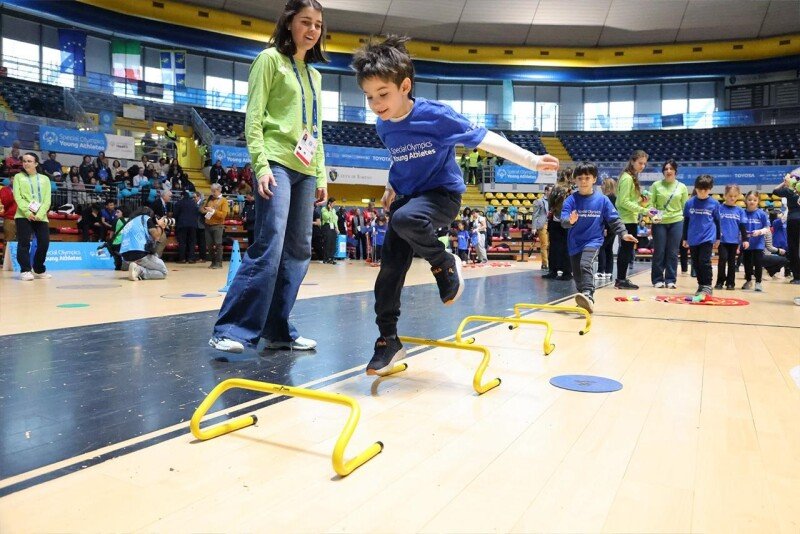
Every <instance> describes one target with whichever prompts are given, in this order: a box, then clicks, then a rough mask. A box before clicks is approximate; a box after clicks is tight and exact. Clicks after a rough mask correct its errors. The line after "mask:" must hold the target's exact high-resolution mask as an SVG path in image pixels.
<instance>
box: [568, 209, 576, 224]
mask: <svg viewBox="0 0 800 534" xmlns="http://www.w3.org/2000/svg"><path fill="white" fill-rule="evenodd" d="M577 221H578V212H577V211H575V210H572V213H570V214H569V223H570V224H575V223H576V222H577Z"/></svg>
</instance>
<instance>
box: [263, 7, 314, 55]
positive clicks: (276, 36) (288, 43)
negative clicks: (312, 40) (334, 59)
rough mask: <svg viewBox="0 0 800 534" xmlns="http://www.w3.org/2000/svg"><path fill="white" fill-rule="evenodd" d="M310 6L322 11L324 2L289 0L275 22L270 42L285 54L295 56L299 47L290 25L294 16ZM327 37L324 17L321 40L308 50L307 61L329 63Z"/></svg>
mask: <svg viewBox="0 0 800 534" xmlns="http://www.w3.org/2000/svg"><path fill="white" fill-rule="evenodd" d="M307 7H310V8H311V9H314V10H316V11H319V12H320V13H322V4H320V3H319V2H318V1H317V0H289V1H288V2H286V6H285V7H284V8H283V13H281V16H280V18H279V19H278V22H276V23H275V30H274V31H273V32H272V37H270V39H269V44H270V45H271V46H274V47H275V48H277V49H278V52H280V53H281V54H283V55H285V56H294V55H295V53H296V52H297V47H296V46H295V44H294V40H293V39H292V30H291V28H290V27H289V26H290V25H291V24H292V20H293V19H294V16H295V15H296V14H297V13H299V12H300V11H302V10H303V9H305V8H307ZM326 38H327V27H326V26H325V19H324V18H323V19H322V31H321V32H320V34H319V40H318V41H317V43H316V44H315V45H314V48H312V49H311V50H309V51H308V52H306V57H305V62H306V63H328V61H329V60H328V56H326V55H325V39H326Z"/></svg>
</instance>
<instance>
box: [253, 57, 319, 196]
mask: <svg viewBox="0 0 800 534" xmlns="http://www.w3.org/2000/svg"><path fill="white" fill-rule="evenodd" d="M295 62H296V64H297V70H298V72H299V73H300V80H301V81H302V84H303V91H304V92H305V100H306V124H307V125H308V131H309V132H311V128H312V124H311V123H312V109H313V96H312V92H311V87H310V86H309V84H308V82H309V80H308V74H307V73H306V64H305V63H304V62H302V61H295ZM309 71H310V72H311V78H312V80H313V83H314V90H315V91H316V93H317V122H318V124H317V130H318V132H319V133H318V137H317V141H318V143H317V151H316V152H315V153H314V158H313V159H312V161H311V165H309V166H308V167H306V166H305V165H303V163H302V162H301V161H300V160H299V159H297V156H295V155H294V148H295V146H297V142H298V141H299V140H300V138H301V137H302V136H303V120H302V115H303V105H302V101H301V96H300V95H301V92H300V85H299V84H298V83H297V76H295V73H294V69H293V68H292V62H291V59H290V58H289V57H288V56H285V55H283V54H281V53H280V52H278V49H277V48H268V49H266V50H264V51H262V52H261V53H260V54H258V56H256V59H255V61H253V64H252V65H251V66H250V76H249V78H248V89H247V117H246V119H245V123H244V133H245V137H246V139H247V149H248V150H249V151H250V159H251V160H252V161H253V171H254V172H255V176H256V177H259V178H260V177H261V176H264V175H265V174H267V173H270V172H271V169H270V167H269V162H270V161H275V162H277V163H280V164H281V165H283V166H285V167H287V168H289V169H292V170H293V171H297V172H300V173H302V174H306V175H309V176H316V178H317V188H321V187H327V179H326V173H325V150H324V149H323V147H322V76H321V75H320V73H319V72H318V71H317V70H316V69H314V68H313V67H309Z"/></svg>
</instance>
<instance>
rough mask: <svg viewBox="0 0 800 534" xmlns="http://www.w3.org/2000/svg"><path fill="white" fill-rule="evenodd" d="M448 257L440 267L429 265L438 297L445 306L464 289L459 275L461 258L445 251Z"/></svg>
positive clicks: (455, 299) (453, 300)
mask: <svg viewBox="0 0 800 534" xmlns="http://www.w3.org/2000/svg"><path fill="white" fill-rule="evenodd" d="M447 254H448V255H449V256H450V258H449V259H448V262H447V263H445V264H444V265H443V266H441V267H431V272H432V273H433V276H434V278H436V285H437V286H439V298H441V299H442V302H444V305H445V306H449V305H451V304H452V303H454V302H455V301H457V300H458V298H459V297H460V296H461V293H462V292H463V291H464V278H463V277H462V276H461V260H460V259H459V258H458V257H457V256H456V255H455V254H453V253H452V252H448V253H447Z"/></svg>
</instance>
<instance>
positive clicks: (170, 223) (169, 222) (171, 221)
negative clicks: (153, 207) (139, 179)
mask: <svg viewBox="0 0 800 534" xmlns="http://www.w3.org/2000/svg"><path fill="white" fill-rule="evenodd" d="M159 221H164V222H165V225H166V226H168V227H169V228H172V227H173V226H175V219H173V218H172V217H161V218H160V219H159Z"/></svg>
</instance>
